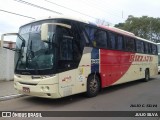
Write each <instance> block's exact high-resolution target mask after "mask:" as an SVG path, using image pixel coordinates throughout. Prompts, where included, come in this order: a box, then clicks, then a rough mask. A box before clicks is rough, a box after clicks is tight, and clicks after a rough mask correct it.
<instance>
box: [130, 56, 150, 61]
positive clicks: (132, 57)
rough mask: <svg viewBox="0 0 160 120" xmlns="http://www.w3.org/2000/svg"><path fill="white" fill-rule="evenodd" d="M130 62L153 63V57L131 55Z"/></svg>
mask: <svg viewBox="0 0 160 120" xmlns="http://www.w3.org/2000/svg"><path fill="white" fill-rule="evenodd" d="M129 61H130V62H151V61H153V57H152V56H142V55H131V56H130V60H129Z"/></svg>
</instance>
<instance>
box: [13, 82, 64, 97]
mask: <svg viewBox="0 0 160 120" xmlns="http://www.w3.org/2000/svg"><path fill="white" fill-rule="evenodd" d="M14 88H15V89H16V90H17V91H18V92H19V93H20V94H24V95H30V96H36V97H43V98H52V99H53V98H61V96H60V95H59V94H58V84H52V85H25V84H21V83H20V82H14Z"/></svg>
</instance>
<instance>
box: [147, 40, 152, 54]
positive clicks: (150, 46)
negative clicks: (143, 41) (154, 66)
mask: <svg viewBox="0 0 160 120" xmlns="http://www.w3.org/2000/svg"><path fill="white" fill-rule="evenodd" d="M148 53H149V54H152V45H151V44H150V43H148Z"/></svg>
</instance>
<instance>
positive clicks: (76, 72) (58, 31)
mask: <svg viewBox="0 0 160 120" xmlns="http://www.w3.org/2000/svg"><path fill="white" fill-rule="evenodd" d="M17 34H18V37H17V41H16V53H15V75H14V87H15V89H16V90H17V91H18V92H19V93H20V94H25V95H30V96H37V97H44V98H52V99H55V98H62V97H66V96H70V95H74V94H78V93H86V95H87V96H88V97H94V96H96V95H97V94H98V93H99V91H100V90H101V88H105V87H109V86H112V85H117V84H122V83H126V82H130V81H135V80H139V79H144V80H145V81H148V80H149V79H150V76H154V75H156V74H157V73H158V68H157V65H158V54H157V45H156V43H153V42H150V41H148V40H145V39H142V38H139V37H137V36H135V35H134V34H133V33H130V32H127V31H124V30H120V29H117V28H114V27H108V26H101V25H96V24H94V23H92V22H89V21H86V20H81V19H77V18H71V17H62V16H60V17H53V18H47V19H42V20H37V21H33V22H31V23H28V24H25V25H23V26H21V27H20V29H19V32H18V33H17Z"/></svg>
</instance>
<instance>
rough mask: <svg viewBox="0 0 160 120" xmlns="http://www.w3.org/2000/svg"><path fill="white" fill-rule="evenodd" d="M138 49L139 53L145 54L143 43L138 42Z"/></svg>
mask: <svg viewBox="0 0 160 120" xmlns="http://www.w3.org/2000/svg"><path fill="white" fill-rule="evenodd" d="M136 49H137V52H139V53H144V44H143V41H140V40H136Z"/></svg>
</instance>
